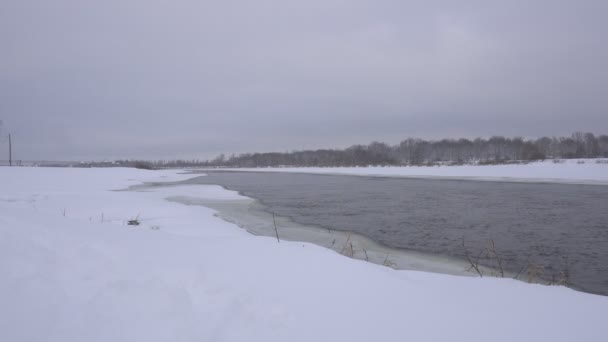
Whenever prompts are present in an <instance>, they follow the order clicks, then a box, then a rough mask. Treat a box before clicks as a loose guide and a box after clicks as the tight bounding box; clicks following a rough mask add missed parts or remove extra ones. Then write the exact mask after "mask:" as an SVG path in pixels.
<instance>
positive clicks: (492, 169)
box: [228, 159, 608, 184]
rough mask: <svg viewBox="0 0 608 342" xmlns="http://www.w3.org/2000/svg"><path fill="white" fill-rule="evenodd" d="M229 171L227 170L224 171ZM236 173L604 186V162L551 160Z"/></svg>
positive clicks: (607, 170)
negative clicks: (292, 173) (295, 173)
mask: <svg viewBox="0 0 608 342" xmlns="http://www.w3.org/2000/svg"><path fill="white" fill-rule="evenodd" d="M228 170H231V169H228ZM232 170H236V171H258V172H299V173H320V174H342V175H360V176H388V177H413V178H448V179H450V178H451V179H471V180H486V181H517V182H539V181H540V182H558V183H575V184H608V160H607V159H570V160H560V161H559V162H553V161H552V160H546V161H539V162H532V163H529V164H511V165H461V166H386V167H375V166H369V167H284V168H254V169H247V168H242V169H241V168H239V169H232Z"/></svg>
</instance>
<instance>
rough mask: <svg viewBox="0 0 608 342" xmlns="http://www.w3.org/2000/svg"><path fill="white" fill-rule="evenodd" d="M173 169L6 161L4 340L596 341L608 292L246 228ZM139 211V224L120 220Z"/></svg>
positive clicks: (0, 215) (1, 241)
mask: <svg viewBox="0 0 608 342" xmlns="http://www.w3.org/2000/svg"><path fill="white" fill-rule="evenodd" d="M185 177H188V176H186V175H183V174H179V171H175V170H165V171H145V170H135V169H122V168H120V169H119V168H112V169H67V168H66V169H53V168H8V167H0V303H1V305H0V341H11V342H14V341H61V342H66V341H331V340H334V341H370V340H379V341H408V340H411V341H445V340H450V341H479V340H483V341H489V340H491V341H513V340H521V339H524V340H538V341H571V340H580V341H600V340H603V339H604V338H605V336H606V335H607V333H608V326H606V324H605V315H606V313H607V312H608V297H603V296H597V295H591V294H586V293H581V292H577V291H574V290H571V289H568V288H565V287H557V286H551V287H549V286H543V285H534V284H527V283H524V282H520V281H515V280H511V279H497V278H483V279H480V278H473V277H457V276H450V275H441V274H432V273H424V272H416V271H395V270H393V269H390V268H387V267H382V266H378V265H373V264H370V263H366V262H363V261H359V260H353V259H349V258H346V257H344V256H341V255H339V254H338V253H335V252H333V251H330V250H328V249H324V248H321V247H317V246H315V245H311V244H307V243H299V242H288V241H281V242H280V243H277V241H276V239H274V238H268V237H258V236H253V235H251V234H248V233H247V232H245V231H244V230H243V229H241V228H239V227H237V226H235V225H233V224H230V223H228V222H225V221H223V220H221V219H220V218H218V217H216V216H214V212H213V211H212V210H211V209H208V208H204V207H200V206H187V205H183V204H179V203H176V202H169V201H166V200H165V198H167V197H171V196H188V197H196V198H202V199H205V198H206V199H214V200H217V201H232V200H238V199H241V198H242V197H241V196H239V195H238V194H236V193H234V192H230V191H227V190H224V189H222V188H221V187H218V186H210V185H192V186H175V187H153V188H152V189H151V190H146V191H109V190H117V189H122V188H125V187H126V186H129V185H136V184H139V182H140V181H143V180H145V181H154V182H156V181H176V180H180V179H184V178H185ZM135 218H138V220H139V221H140V222H141V225H139V226H129V225H126V221H128V220H130V219H135Z"/></svg>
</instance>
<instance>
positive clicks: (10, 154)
mask: <svg viewBox="0 0 608 342" xmlns="http://www.w3.org/2000/svg"><path fill="white" fill-rule="evenodd" d="M8 166H13V145H12V143H11V135H10V134H9V135H8Z"/></svg>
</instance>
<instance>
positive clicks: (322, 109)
mask: <svg viewBox="0 0 608 342" xmlns="http://www.w3.org/2000/svg"><path fill="white" fill-rule="evenodd" d="M607 10H608V5H606V2H605V1H593V0H588V1H574V0H572V1H556V0H553V1H550V0H542V1H534V2H530V1H481V0H479V1H467V2H454V1H363V0H351V1H346V0H343V1H341V0H323V1H318V0H309V1H279V0H263V1H222V2H211V1H209V2H206V1H167V0H145V1H144V0H121V1H103V2H99V1H77V0H73V1H70V0H56V1H52V2H51V1H42V0H40V1H30V0H4V1H3V2H2V4H0V46H1V47H2V51H3V53H2V56H1V57H0V119H3V121H4V126H5V130H11V131H12V132H13V133H14V135H15V139H16V141H17V142H18V144H17V143H16V148H17V152H18V153H19V156H20V158H23V159H80V158H84V159H89V158H95V159H102V158H130V157H141V158H178V157H187V158H193V157H200V158H206V157H210V156H213V155H215V154H218V153H221V152H226V153H230V152H246V151H254V150H278V151H284V150H291V149H302V148H316V147H345V146H348V145H351V144H354V143H365V142H369V141H371V140H384V141H388V142H397V141H399V140H400V139H403V138H405V137H407V136H416V137H426V138H440V137H444V136H445V137H458V136H468V137H473V136H489V135H493V134H503V135H519V136H539V135H563V134H569V133H571V132H572V131H574V130H584V131H593V132H597V133H605V132H608V120H607V119H606V114H607V109H608V100H607V99H606V95H605V89H608V65H607V62H606V61H607V60H608V44H606V43H607V42H606V38H605V37H606V36H608V24H607V23H606V21H605V18H603V16H604V15H605V13H608V11H607Z"/></svg>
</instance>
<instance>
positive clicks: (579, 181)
mask: <svg viewBox="0 0 608 342" xmlns="http://www.w3.org/2000/svg"><path fill="white" fill-rule="evenodd" d="M186 171H188V172H190V173H191V174H193V175H194V174H199V175H203V174H205V173H208V172H253V173H256V172H257V173H291V174H301V175H318V176H353V177H374V178H403V179H425V180H445V181H469V182H496V183H523V184H530V183H531V184H564V185H601V186H608V181H605V180H595V179H565V178H517V177H491V176H437V175H398V174H379V173H349V172H321V171H305V170H302V171H299V170H298V171H281V170H277V169H272V170H264V168H260V169H242V170H241V169H208V168H205V169H187V170H186Z"/></svg>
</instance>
